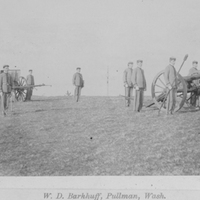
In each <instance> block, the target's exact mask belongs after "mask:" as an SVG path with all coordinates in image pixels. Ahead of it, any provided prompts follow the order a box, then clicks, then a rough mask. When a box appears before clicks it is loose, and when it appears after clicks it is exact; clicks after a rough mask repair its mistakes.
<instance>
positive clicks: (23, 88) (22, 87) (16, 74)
mask: <svg viewBox="0 0 200 200" xmlns="http://www.w3.org/2000/svg"><path fill="white" fill-rule="evenodd" d="M8 73H9V74H10V75H11V76H12V79H13V83H14V85H13V87H12V89H13V92H14V96H15V99H16V100H17V101H25V99H26V94H27V89H28V88H35V87H41V86H49V85H45V84H40V85H27V82H26V79H25V78H24V77H22V76H20V73H21V72H20V70H19V69H10V70H9V71H8Z"/></svg>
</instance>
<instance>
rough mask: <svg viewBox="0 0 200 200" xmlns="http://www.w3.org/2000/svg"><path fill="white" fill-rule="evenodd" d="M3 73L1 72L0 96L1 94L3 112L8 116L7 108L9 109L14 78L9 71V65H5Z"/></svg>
mask: <svg viewBox="0 0 200 200" xmlns="http://www.w3.org/2000/svg"><path fill="white" fill-rule="evenodd" d="M3 69H4V71H3V73H1V74H0V96H1V108H2V114H3V115H4V116H6V110H7V109H8V104H9V100H10V99H9V98H10V97H11V90H12V87H13V79H12V77H11V75H10V74H9V73H8V70H9V65H4V66H3Z"/></svg>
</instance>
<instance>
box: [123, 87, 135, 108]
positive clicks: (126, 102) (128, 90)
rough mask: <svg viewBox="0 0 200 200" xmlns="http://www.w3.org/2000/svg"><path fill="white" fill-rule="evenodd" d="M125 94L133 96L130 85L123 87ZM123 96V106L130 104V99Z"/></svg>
mask: <svg viewBox="0 0 200 200" xmlns="http://www.w3.org/2000/svg"><path fill="white" fill-rule="evenodd" d="M125 96H126V97H132V96H133V88H132V87H125ZM126 97H125V106H130V104H131V99H126Z"/></svg>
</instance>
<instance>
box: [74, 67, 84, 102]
mask: <svg viewBox="0 0 200 200" xmlns="http://www.w3.org/2000/svg"><path fill="white" fill-rule="evenodd" d="M80 72H81V68H80V67H77V68H76V73H75V74H74V76H73V79H72V83H73V85H74V86H75V90H74V97H75V100H76V102H78V100H79V98H80V95H81V89H82V88H83V87H84V80H83V76H82V74H81V73H80Z"/></svg>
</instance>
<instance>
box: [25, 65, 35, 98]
mask: <svg viewBox="0 0 200 200" xmlns="http://www.w3.org/2000/svg"><path fill="white" fill-rule="evenodd" d="M32 73H33V70H32V69H30V70H29V75H28V76H27V78H26V83H27V86H31V85H35V82H34V76H33V75H32ZM32 94H33V88H32V87H29V88H28V89H27V93H26V99H25V100H26V101H31V96H32Z"/></svg>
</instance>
